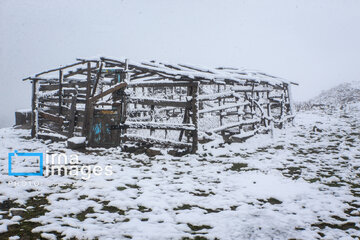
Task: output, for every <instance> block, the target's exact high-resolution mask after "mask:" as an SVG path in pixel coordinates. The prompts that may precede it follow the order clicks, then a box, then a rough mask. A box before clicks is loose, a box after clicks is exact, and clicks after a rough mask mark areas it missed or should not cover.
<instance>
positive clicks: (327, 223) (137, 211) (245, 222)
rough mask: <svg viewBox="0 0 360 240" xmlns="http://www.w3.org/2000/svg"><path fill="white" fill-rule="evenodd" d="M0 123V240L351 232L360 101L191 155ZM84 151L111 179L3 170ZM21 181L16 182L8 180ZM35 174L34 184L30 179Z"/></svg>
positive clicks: (358, 222) (359, 185) (357, 192)
mask: <svg viewBox="0 0 360 240" xmlns="http://www.w3.org/2000/svg"><path fill="white" fill-rule="evenodd" d="M28 136H29V131H28V130H20V129H13V128H7V129H0V143H1V144H0V159H1V163H2V168H1V175H0V214H1V215H0V239H6V238H8V237H12V238H11V239H20V238H19V237H16V236H20V237H21V236H22V237H24V236H28V237H30V238H23V239H34V238H35V239H36V238H40V237H41V238H45V239H56V238H59V239H60V238H64V239H70V238H75V239H94V238H98V239H124V238H132V239H170V238H171V239H181V238H185V239H193V238H195V237H198V238H197V239H201V238H200V237H204V238H208V239H214V238H218V239H290V238H296V239H317V238H318V239H320V238H321V239H358V238H359V237H360V211H359V209H360V106H359V105H357V106H355V105H353V106H352V108H351V109H350V108H346V109H344V110H341V111H340V110H339V111H337V112H333V113H325V112H319V111H318V112H315V111H313V112H302V113H299V114H298V115H297V117H296V121H295V127H293V126H287V128H286V129H285V130H277V131H276V132H275V136H274V138H273V139H272V138H271V137H270V136H269V135H258V136H255V137H253V138H251V139H249V140H248V141H246V142H245V143H233V144H230V145H228V144H222V143H219V142H211V143H208V144H205V145H202V146H201V150H200V152H199V153H198V154H197V155H186V156H183V157H173V156H171V155H168V154H166V152H165V151H163V155H157V156H153V157H149V156H147V155H145V154H135V153H124V152H121V150H120V149H117V148H112V149H87V151H86V154H85V153H84V152H77V151H73V150H69V149H67V148H66V147H65V144H64V143H49V144H45V143H44V142H40V141H35V140H33V139H29V137H28ZM15 149H16V150H18V151H19V152H29V151H30V152H45V151H48V152H57V153H61V152H65V153H66V154H68V155H70V154H73V153H77V154H80V157H79V160H80V162H81V163H82V164H90V165H100V166H106V165H111V166H112V170H113V174H112V175H111V176H105V175H101V176H94V175H93V176H91V178H90V179H88V180H84V179H82V178H81V176H48V177H44V176H42V177H40V176H28V177H22V176H20V177H15V176H8V175H7V161H8V160H7V154H8V153H9V152H13V151H14V150H15ZM14 181H15V182H17V184H16V183H14ZM34 182H36V185H38V184H39V186H34V184H33V183H34Z"/></svg>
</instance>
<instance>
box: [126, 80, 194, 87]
mask: <svg viewBox="0 0 360 240" xmlns="http://www.w3.org/2000/svg"><path fill="white" fill-rule="evenodd" d="M193 85H194V84H193V83H191V82H187V81H149V82H130V83H129V87H187V86H193Z"/></svg>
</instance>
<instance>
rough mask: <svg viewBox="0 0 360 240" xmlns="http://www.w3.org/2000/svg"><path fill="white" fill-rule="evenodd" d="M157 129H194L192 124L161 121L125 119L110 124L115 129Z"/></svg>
mask: <svg viewBox="0 0 360 240" xmlns="http://www.w3.org/2000/svg"><path fill="white" fill-rule="evenodd" d="M125 128H132V129H157V130H159V129H160V130H188V131H194V130H196V128H195V126H194V124H173V123H161V122H131V121H126V122H125V123H123V124H119V125H114V126H111V128H110V129H111V130H115V129H125Z"/></svg>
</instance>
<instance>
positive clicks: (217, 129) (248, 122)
mask: <svg viewBox="0 0 360 240" xmlns="http://www.w3.org/2000/svg"><path fill="white" fill-rule="evenodd" d="M256 123H260V120H259V119H250V120H246V121H242V122H235V123H231V124H227V125H223V126H220V127H217V128H214V129H211V130H209V131H207V132H208V133H211V132H215V133H218V132H221V131H224V130H227V129H229V128H234V127H241V126H245V125H252V124H256Z"/></svg>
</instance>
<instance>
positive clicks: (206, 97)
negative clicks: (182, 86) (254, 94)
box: [199, 91, 234, 101]
mask: <svg viewBox="0 0 360 240" xmlns="http://www.w3.org/2000/svg"><path fill="white" fill-rule="evenodd" d="M233 93H234V92H233V91H228V92H220V93H213V94H206V95H205V94H204V95H199V100H200V101H209V100H216V99H218V98H226V97H233Z"/></svg>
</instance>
